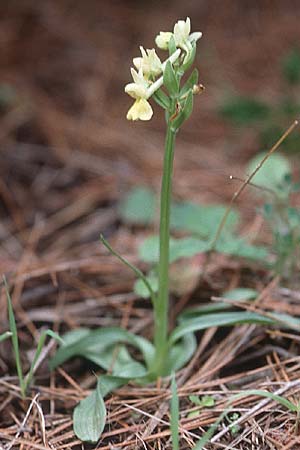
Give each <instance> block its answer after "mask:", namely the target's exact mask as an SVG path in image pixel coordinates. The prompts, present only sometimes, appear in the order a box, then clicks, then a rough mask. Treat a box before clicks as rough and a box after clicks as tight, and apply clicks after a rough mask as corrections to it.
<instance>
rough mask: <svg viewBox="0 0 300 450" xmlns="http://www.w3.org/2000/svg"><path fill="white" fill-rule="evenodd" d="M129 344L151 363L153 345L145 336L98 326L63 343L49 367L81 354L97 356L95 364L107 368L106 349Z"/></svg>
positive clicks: (91, 356)
mask: <svg viewBox="0 0 300 450" xmlns="http://www.w3.org/2000/svg"><path fill="white" fill-rule="evenodd" d="M122 343H123V344H129V345H132V346H133V347H136V348H137V349H138V350H139V351H140V352H141V353H142V355H143V357H144V360H145V361H146V363H147V366H149V365H151V363H152V360H153V357H154V347H153V345H152V344H151V343H150V342H149V341H148V340H147V339H145V338H143V337H141V336H136V335H134V334H132V333H130V332H129V331H127V330H123V329H122V328H117V327H107V328H99V329H96V330H90V332H89V334H88V335H86V336H85V337H83V338H79V339H78V340H77V341H76V342H73V343H71V344H70V345H63V346H62V347H60V348H59V350H58V351H57V352H56V354H55V356H54V357H53V358H52V360H51V362H50V367H51V369H54V368H55V367H57V366H58V365H60V364H63V363H64V362H65V361H67V360H68V359H70V358H73V357H74V356H82V357H84V358H86V357H87V358H89V357H90V358H93V361H94V362H95V358H97V364H99V365H100V366H101V367H102V366H103V368H104V369H105V368H107V351H108V348H111V347H112V346H113V345H116V344H122Z"/></svg>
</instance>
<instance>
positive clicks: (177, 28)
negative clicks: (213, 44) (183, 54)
mask: <svg viewBox="0 0 300 450" xmlns="http://www.w3.org/2000/svg"><path fill="white" fill-rule="evenodd" d="M190 32H191V19H190V18H189V17H187V19H186V21H184V20H178V22H177V23H175V25H174V39H175V44H176V47H181V48H183V49H184V48H185V45H186V42H187V41H188V37H189V35H190Z"/></svg>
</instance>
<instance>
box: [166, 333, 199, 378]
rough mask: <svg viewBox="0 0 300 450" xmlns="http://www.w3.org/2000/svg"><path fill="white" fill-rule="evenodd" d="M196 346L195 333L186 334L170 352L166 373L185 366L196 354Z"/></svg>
mask: <svg viewBox="0 0 300 450" xmlns="http://www.w3.org/2000/svg"><path fill="white" fill-rule="evenodd" d="M196 348H197V340H196V338H195V336H194V334H193V333H190V334H186V335H185V336H183V338H182V339H181V340H180V341H179V342H176V344H175V345H173V346H172V347H171V348H170V350H169V353H168V358H167V362H166V375H168V374H170V373H172V372H173V371H174V372H176V371H177V370H179V369H181V368H182V367H184V366H185V364H186V363H188V362H189V361H190V359H191V358H192V356H193V355H194V353H195V351H196Z"/></svg>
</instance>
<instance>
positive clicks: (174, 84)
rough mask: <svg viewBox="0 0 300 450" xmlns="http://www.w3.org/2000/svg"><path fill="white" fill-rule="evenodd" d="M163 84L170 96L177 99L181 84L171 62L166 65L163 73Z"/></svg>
mask: <svg viewBox="0 0 300 450" xmlns="http://www.w3.org/2000/svg"><path fill="white" fill-rule="evenodd" d="M163 82H164V86H165V87H166V89H167V90H168V92H169V94H170V96H171V97H175V96H176V95H177V94H178V90H179V84H178V80H177V78H176V75H175V72H174V69H173V66H172V64H171V62H170V61H168V62H167V64H166V67H165V70H164V73H163Z"/></svg>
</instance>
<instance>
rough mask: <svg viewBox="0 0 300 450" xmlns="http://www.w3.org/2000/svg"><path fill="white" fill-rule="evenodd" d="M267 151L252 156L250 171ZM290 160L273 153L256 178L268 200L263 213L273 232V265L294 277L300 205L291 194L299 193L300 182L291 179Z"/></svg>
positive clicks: (299, 253)
mask: <svg viewBox="0 0 300 450" xmlns="http://www.w3.org/2000/svg"><path fill="white" fill-rule="evenodd" d="M263 156H264V154H259V155H257V156H256V157H255V158H253V159H252V160H251V161H250V163H249V165H248V171H249V172H250V173H251V172H252V171H253V168H255V167H256V166H257V164H258V162H259V161H260V160H261V158H262V157H263ZM291 172H292V169H291V166H290V164H289V161H288V160H287V159H286V158H285V157H284V156H283V155H281V154H279V153H277V154H275V155H273V156H272V158H270V159H269V160H268V161H266V163H265V164H264V166H263V167H262V168H261V170H260V171H259V172H258V173H257V174H256V175H255V177H254V178H253V180H252V181H253V183H254V185H255V186H256V187H260V189H256V192H259V193H260V195H263V196H264V198H265V201H266V203H265V204H264V206H263V211H262V212H263V215H264V217H265V219H266V221H267V222H268V224H269V226H270V229H271V230H272V235H273V245H272V251H273V254H274V257H275V261H274V263H273V267H274V269H275V271H276V273H277V274H278V275H281V276H282V277H283V278H288V279H291V278H292V277H293V275H294V274H296V273H298V271H299V261H300V208H299V207H295V206H293V205H292V198H291V197H292V195H293V194H295V193H297V192H300V182H298V183H295V182H293V180H292V175H291Z"/></svg>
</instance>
